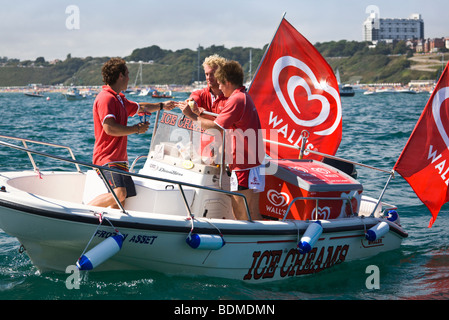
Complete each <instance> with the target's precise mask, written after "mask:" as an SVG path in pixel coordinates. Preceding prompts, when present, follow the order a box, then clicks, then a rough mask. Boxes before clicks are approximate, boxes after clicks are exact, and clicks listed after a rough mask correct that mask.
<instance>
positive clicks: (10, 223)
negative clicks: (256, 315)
mask: <svg viewBox="0 0 449 320" xmlns="http://www.w3.org/2000/svg"><path fill="white" fill-rule="evenodd" d="M75 176H76V177H77V179H78V178H79V177H82V174H75ZM46 178H47V179H48V178H49V177H48V175H47V177H45V176H44V179H46ZM36 179H37V178H36ZM65 180H67V177H65ZM74 181H75V180H74ZM2 182H3V181H2ZM75 197H78V196H75ZM98 210H100V211H98ZM100 213H101V214H103V217H104V218H103V220H102V223H101V225H100V222H99V214H100ZM379 221H385V219H379V218H359V217H352V218H343V219H335V220H321V222H322V226H323V233H322V235H321V236H320V238H319V240H318V242H317V243H316V245H315V246H314V247H313V248H312V250H311V251H310V252H309V253H307V254H300V253H299V251H298V249H297V244H298V242H299V240H300V237H301V236H302V235H303V234H304V232H305V231H306V229H307V227H308V226H309V225H310V223H311V222H308V221H284V222H283V221H256V222H250V221H236V220H231V219H206V218H196V219H194V220H193V230H192V220H190V219H189V218H187V216H186V215H185V212H180V213H179V215H166V214H158V213H148V212H138V211H128V212H127V213H126V214H124V213H122V212H121V211H119V210H115V209H106V208H96V207H89V206H87V205H84V204H82V203H75V202H72V201H61V200H60V201H55V199H53V198H49V197H46V196H45V195H44V196H36V195H35V194H31V193H29V192H22V191H18V190H14V188H13V187H11V186H7V187H6V192H1V193H0V228H1V229H3V230H4V231H5V232H6V233H7V234H9V235H11V236H14V237H16V238H17V239H18V240H19V242H20V243H21V244H22V245H23V246H24V248H25V250H26V251H25V252H26V253H27V254H28V256H29V257H30V259H31V260H32V262H33V264H34V265H35V266H36V267H37V268H38V269H39V270H40V271H42V272H46V271H62V272H64V271H65V270H66V268H67V267H68V266H71V265H75V263H76V261H77V260H78V259H79V258H80V257H81V255H82V254H83V252H85V251H86V250H89V249H90V248H92V247H94V246H96V245H97V244H99V243H100V242H102V241H104V240H105V239H106V238H108V237H109V236H112V235H115V234H116V230H118V231H119V232H120V233H121V234H122V235H123V236H124V241H123V246H122V249H121V250H120V252H119V253H117V254H116V255H114V256H113V257H111V258H110V259H109V260H107V261H105V262H104V263H102V264H101V265H99V266H98V267H97V268H95V269H94V270H93V271H107V270H150V271H156V272H161V273H165V274H174V275H196V276H198V275H199V276H210V277H219V278H228V279H236V280H243V281H248V282H263V281H274V280H282V279H287V278H290V277H293V276H300V275H304V274H310V273H316V272H319V271H322V270H325V269H328V268H330V267H332V266H334V265H336V264H339V263H342V262H347V261H351V260H356V259H363V258H367V257H371V256H374V255H376V254H378V253H381V252H385V251H390V250H394V249H397V248H399V246H400V245H401V242H402V240H403V239H404V238H405V237H406V236H407V234H406V233H405V232H404V231H403V230H402V228H401V227H400V226H398V225H396V224H395V223H391V222H388V223H389V225H390V231H389V232H388V233H387V234H386V235H385V236H383V237H382V238H380V239H378V240H376V241H374V242H369V241H367V240H366V239H365V230H366V229H368V228H371V227H372V226H374V225H376V224H377V223H378V222H379ZM111 224H112V225H113V227H112V226H111ZM191 230H192V232H193V233H197V234H209V235H218V234H222V236H223V239H224V241H225V245H224V246H223V247H222V248H220V249H218V250H201V249H193V248H192V247H190V246H189V245H188V244H187V243H186V238H187V237H188V235H189V233H190V232H191ZM91 238H92V242H91V243H90V245H89V246H88V247H87V244H88V242H89V240H90V239H91Z"/></svg>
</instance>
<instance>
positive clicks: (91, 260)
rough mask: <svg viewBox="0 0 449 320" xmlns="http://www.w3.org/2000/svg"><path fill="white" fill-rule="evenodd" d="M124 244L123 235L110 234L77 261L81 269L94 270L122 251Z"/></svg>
mask: <svg viewBox="0 0 449 320" xmlns="http://www.w3.org/2000/svg"><path fill="white" fill-rule="evenodd" d="M122 244H123V235H121V234H117V235H115V236H110V237H109V238H107V239H106V240H104V241H102V242H100V243H99V244H98V245H97V246H95V247H93V248H92V249H91V250H89V251H88V252H87V253H85V254H83V255H82V256H81V258H79V260H78V261H77V262H76V266H77V267H78V269H79V270H92V269H93V268H96V267H98V266H99V265H100V264H102V263H103V262H105V261H106V260H108V259H109V258H111V257H112V256H113V255H115V254H116V253H117V252H119V251H120V249H121V248H122Z"/></svg>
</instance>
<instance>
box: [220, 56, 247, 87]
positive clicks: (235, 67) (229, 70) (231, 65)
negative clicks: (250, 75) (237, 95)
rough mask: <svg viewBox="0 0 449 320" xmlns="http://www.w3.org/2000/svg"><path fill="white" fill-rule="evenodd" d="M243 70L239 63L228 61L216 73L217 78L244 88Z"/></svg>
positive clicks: (222, 81)
mask: <svg viewBox="0 0 449 320" xmlns="http://www.w3.org/2000/svg"><path fill="white" fill-rule="evenodd" d="M243 76H244V75H243V68H242V66H241V65H240V63H238V62H237V61H233V60H231V61H226V63H225V64H224V65H223V66H220V67H219V68H218V70H217V71H215V78H216V79H217V80H218V81H219V82H221V83H225V82H226V81H228V82H230V83H232V84H234V85H236V86H239V87H241V86H243Z"/></svg>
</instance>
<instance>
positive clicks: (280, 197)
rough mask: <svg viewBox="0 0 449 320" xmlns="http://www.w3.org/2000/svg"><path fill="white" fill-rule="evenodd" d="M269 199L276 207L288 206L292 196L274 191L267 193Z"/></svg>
mask: <svg viewBox="0 0 449 320" xmlns="http://www.w3.org/2000/svg"><path fill="white" fill-rule="evenodd" d="M267 199H268V201H270V202H271V204H272V205H273V206H276V207H282V206H286V205H287V204H288V203H289V202H290V196H289V195H288V194H287V193H285V192H277V191H276V190H273V189H271V190H269V191H268V192H267Z"/></svg>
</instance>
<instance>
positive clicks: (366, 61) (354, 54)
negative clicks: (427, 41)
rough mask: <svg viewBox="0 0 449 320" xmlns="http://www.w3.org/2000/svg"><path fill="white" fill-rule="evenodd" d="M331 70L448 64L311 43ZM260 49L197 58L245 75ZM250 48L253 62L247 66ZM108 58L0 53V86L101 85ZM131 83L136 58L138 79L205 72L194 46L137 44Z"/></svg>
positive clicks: (381, 72)
mask: <svg viewBox="0 0 449 320" xmlns="http://www.w3.org/2000/svg"><path fill="white" fill-rule="evenodd" d="M315 46H316V48H317V49H318V50H319V51H320V52H321V54H322V55H323V56H324V57H325V58H326V60H327V61H328V62H329V64H330V65H331V67H332V68H333V69H334V70H337V69H338V70H339V72H340V76H341V80H342V82H344V83H348V82H351V83H352V82H356V81H359V82H360V83H375V82H400V83H408V82H409V81H410V80H433V79H436V78H437V77H438V75H439V73H440V72H441V65H442V64H441V60H442V57H443V60H444V63H446V61H447V58H448V55H447V54H446V56H442V55H441V54H439V55H436V54H434V55H417V54H415V55H413V54H412V53H411V52H409V51H408V48H406V47H405V45H404V44H401V42H399V43H398V44H395V45H394V46H393V45H380V46H378V47H377V48H376V49H369V48H368V44H367V43H365V42H355V41H351V42H348V41H345V40H342V41H338V42H335V41H332V42H326V43H317V44H315ZM265 49H266V46H265V47H264V48H262V49H257V48H243V47H234V48H231V49H228V48H225V47H224V46H211V47H209V48H202V47H200V50H199V52H200V57H199V61H200V62H202V61H203V60H204V58H205V57H206V56H209V55H211V54H214V53H217V54H219V55H221V56H223V57H225V58H227V59H233V60H237V61H239V62H240V63H241V64H242V66H243V68H244V70H245V72H246V75H247V79H245V81H246V80H249V75H250V72H249V71H250V70H251V74H252V75H254V72H255V70H256V69H257V66H258V65H259V62H260V60H261V58H262V56H263V53H264V52H265ZM250 52H251V56H252V60H251V61H252V63H251V67H250ZM107 59H108V57H97V58H93V57H87V58H72V57H71V55H70V54H69V55H67V58H66V59H65V60H64V61H60V62H57V63H56V64H53V65H52V64H49V63H48V62H46V61H45V59H44V58H43V57H39V58H37V59H36V60H35V61H19V60H17V59H8V58H5V57H4V58H0V86H1V87H6V86H26V85H28V84H30V83H40V84H43V85H56V84H65V85H72V84H73V85H85V86H89V85H101V84H102V79H101V67H102V65H103V63H104V62H105V61H107ZM124 59H126V60H127V61H128V67H129V70H130V85H132V84H134V82H135V81H136V80H137V83H136V84H137V85H140V84H141V83H140V77H139V79H137V77H136V76H137V71H138V68H139V63H138V62H139V61H143V62H144V64H143V65H142V84H179V85H189V84H192V83H193V82H194V81H197V80H199V81H203V80H204V73H203V70H202V68H201V66H200V67H199V68H200V69H199V68H198V51H193V50H190V49H181V50H177V51H172V50H165V49H162V48H160V47H158V46H156V45H153V46H150V47H147V48H140V49H135V50H134V51H133V52H132V53H131V54H130V55H129V56H127V57H124Z"/></svg>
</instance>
